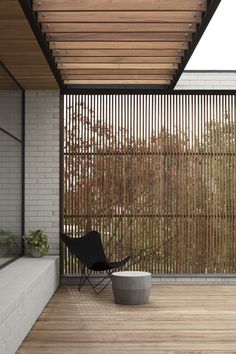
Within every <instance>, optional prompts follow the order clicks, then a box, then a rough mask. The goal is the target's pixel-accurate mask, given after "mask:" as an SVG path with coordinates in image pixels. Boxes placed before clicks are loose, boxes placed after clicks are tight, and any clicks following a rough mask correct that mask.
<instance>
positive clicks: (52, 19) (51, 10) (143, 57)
mask: <svg viewBox="0 0 236 354" xmlns="http://www.w3.org/2000/svg"><path fill="white" fill-rule="evenodd" d="M20 3H21V5H23V8H24V7H25V6H24V3H25V1H24V0H20ZM218 4H219V1H214V0H213V1H207V0H179V1H176V0H165V1H163V0H113V1H111V0H80V1H73V0H67V1H65V0H57V1H55V0H33V13H34V15H35V14H36V18H37V20H38V22H39V23H40V28H41V30H42V32H43V34H44V36H45V40H46V41H47V43H48V46H49V48H50V51H51V55H52V57H53V60H54V62H55V65H56V67H57V70H58V71H59V74H60V77H61V79H62V81H63V84H64V85H90V84H92V85H110V84H112V85H121V84H122V85H156V86H158V87H159V86H161V87H162V88H164V87H170V86H173V85H174V84H175V83H176V82H177V80H178V78H179V76H180V74H181V73H182V71H183V69H184V67H185V65H186V63H187V61H188V59H189V58H190V56H191V54H192V52H193V50H194V48H195V46H196V45H197V43H198V41H199V39H200V37H201V35H202V33H203V32H204V30H205V28H206V26H207V24H208V22H209V20H210V19H211V17H212V15H213V13H214V11H215V10H216V8H217V6H218ZM29 17H30V14H28V19H29Z"/></svg>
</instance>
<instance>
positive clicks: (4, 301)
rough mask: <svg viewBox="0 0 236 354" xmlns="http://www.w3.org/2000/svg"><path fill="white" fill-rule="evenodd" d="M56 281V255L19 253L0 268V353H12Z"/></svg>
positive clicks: (57, 278) (57, 265)
mask: <svg viewBox="0 0 236 354" xmlns="http://www.w3.org/2000/svg"><path fill="white" fill-rule="evenodd" d="M58 285H59V257H58V256H46V257H43V258H30V257H22V258H20V259H18V260H17V261H15V262H14V263H11V264H10V265H8V266H7V267H5V268H3V269H2V270H0V348H1V350H0V353H1V354H15V352H16V351H17V349H18V347H19V346H20V344H21V343H22V341H23V339H24V338H25V336H26V335H27V333H28V332H29V330H30V329H31V327H32V326H33V324H34V322H35V321H36V320H37V318H38V316H39V315H40V313H41V312H42V310H43V309H44V307H45V305H46V304H47V302H48V301H49V299H50V298H51V296H52V295H53V294H54V292H55V290H56V289H57V287H58Z"/></svg>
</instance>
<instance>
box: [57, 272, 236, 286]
mask: <svg viewBox="0 0 236 354" xmlns="http://www.w3.org/2000/svg"><path fill="white" fill-rule="evenodd" d="M99 279H101V276H100V277H99V276H98V275H97V276H96V275H94V276H91V277H90V280H91V282H92V283H94V284H96V283H97V282H98V281H99ZM79 281H80V276H76V275H67V276H65V275H64V276H62V277H61V284H64V285H70V284H71V285H73V284H79ZM159 283H162V284H173V283H178V284H186V283H187V284H221V283H222V284H236V274H152V284H159Z"/></svg>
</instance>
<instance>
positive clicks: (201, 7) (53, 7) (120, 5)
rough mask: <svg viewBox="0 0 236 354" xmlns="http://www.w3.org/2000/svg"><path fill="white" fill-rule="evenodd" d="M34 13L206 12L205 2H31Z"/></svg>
mask: <svg viewBox="0 0 236 354" xmlns="http://www.w3.org/2000/svg"><path fill="white" fill-rule="evenodd" d="M33 9H34V11H65V10H66V11H101V10H103V11H133V9H135V10H136V11H154V10H158V11H169V10H170V11H173V10H182V11H206V9H207V0H201V1H199V0H191V1H189V0H178V1H176V0H165V1H163V0H128V1H127V0H113V1H111V0H80V1H74V0H66V1H65V0H57V1H55V0H40V1H38V0H33Z"/></svg>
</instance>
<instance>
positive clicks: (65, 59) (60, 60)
mask: <svg viewBox="0 0 236 354" xmlns="http://www.w3.org/2000/svg"><path fill="white" fill-rule="evenodd" d="M180 61H181V58H180V57H179V58H177V57H56V58H55V62H56V63H145V62H146V63H180Z"/></svg>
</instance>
